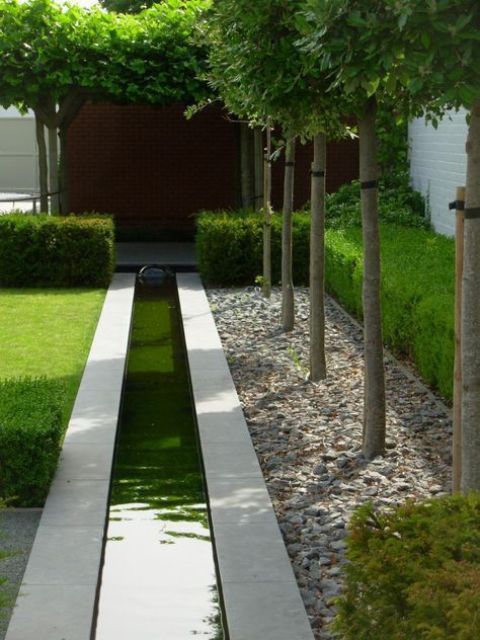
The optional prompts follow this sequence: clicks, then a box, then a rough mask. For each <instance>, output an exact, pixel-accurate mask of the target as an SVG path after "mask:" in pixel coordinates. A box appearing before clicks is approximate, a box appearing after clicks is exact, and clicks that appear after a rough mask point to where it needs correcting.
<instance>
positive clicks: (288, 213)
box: [282, 138, 295, 331]
mask: <svg viewBox="0 0 480 640" xmlns="http://www.w3.org/2000/svg"><path fill="white" fill-rule="evenodd" d="M294 184H295V138H291V139H290V140H287V144H286V148H285V176H284V182H283V225H282V327H283V330H284V331H291V330H292V329H293V325H294V323H295V295H294V290H293V266H292V213H293V190H294Z"/></svg>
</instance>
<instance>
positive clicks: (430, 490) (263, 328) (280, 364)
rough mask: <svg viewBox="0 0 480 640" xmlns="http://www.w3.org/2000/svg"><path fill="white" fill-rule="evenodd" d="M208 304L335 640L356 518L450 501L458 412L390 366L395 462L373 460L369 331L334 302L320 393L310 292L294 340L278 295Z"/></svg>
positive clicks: (285, 530) (215, 298)
mask: <svg viewBox="0 0 480 640" xmlns="http://www.w3.org/2000/svg"><path fill="white" fill-rule="evenodd" d="M208 296H209V300H210V305H211V307H212V311H213V313H214V316H215V320H216V323H217V328H218V331H219V333H220V336H221V338H222V342H223V346H224V349H225V353H226V355H227V359H228V362H229V365H230V369H231V372H232V376H233V379H234V381H235V384H236V387H237V391H238V393H239V396H240V399H241V402H242V405H243V409H244V413H245V416H246V419H247V422H248V425H249V429H250V433H251V436H252V439H253V442H254V445H255V448H256V451H257V455H258V457H259V460H260V463H261V466H262V469H263V473H264V476H265V480H266V482H267V486H268V490H269V493H270V497H271V499H272V502H273V506H274V508H275V512H276V514H277V518H278V521H279V524H280V528H281V531H282V534H283V537H284V540H285V543H286V546H287V549H288V552H289V554H290V558H291V561H292V565H293V568H294V571H295V574H296V577H297V581H298V584H299V587H300V590H301V593H302V597H303V600H304V603H305V606H306V609H307V613H308V615H309V619H310V622H311V625H312V628H313V630H314V634H315V637H316V639H317V640H327V639H328V638H331V635H330V634H329V632H328V623H329V621H331V619H332V617H333V616H334V607H333V604H332V598H334V597H335V596H337V595H338V594H339V593H341V585H342V565H343V564H344V562H345V560H344V548H345V541H344V538H345V535H346V533H347V530H346V526H347V523H348V520H349V517H350V514H351V513H352V511H353V509H355V507H357V506H358V505H360V504H362V503H364V502H365V501H368V500H369V501H372V502H373V503H375V504H376V505H378V506H380V507H387V508H388V507H391V506H393V505H395V504H398V503H400V502H403V501H405V500H406V499H407V498H411V499H418V498H425V497H429V496H434V495H437V496H439V495H442V494H444V493H446V492H449V490H450V483H451V469H450V465H451V432H452V426H451V422H450V419H449V415H448V413H449V412H448V409H447V408H446V407H445V405H443V404H442V402H441V401H440V400H439V399H438V398H436V397H435V396H434V394H432V392H431V391H429V390H427V389H426V388H425V387H424V386H423V385H422V384H420V383H419V381H418V380H417V379H416V378H415V377H414V376H413V375H412V374H411V373H409V372H408V371H406V370H405V367H403V366H399V364H398V363H397V362H396V361H395V360H394V359H393V358H391V357H387V358H386V360H387V362H386V373H387V430H388V431H387V433H388V436H387V437H388V440H387V453H386V455H385V457H383V458H376V459H375V460H373V461H371V462H367V461H366V460H365V459H364V458H363V457H362V455H361V436H362V411H363V346H362V335H361V330H360V328H359V326H358V325H357V324H356V323H355V322H354V321H352V319H351V318H350V317H349V316H348V315H347V314H345V312H344V311H343V310H341V309H340V308H339V307H338V305H337V304H336V303H334V302H333V301H332V300H327V305H326V314H327V335H326V345H327V346H326V349H327V366H328V378H327V380H325V381H324V382H321V383H319V384H312V383H310V382H308V381H307V380H306V375H307V373H308V291H307V290H306V289H302V290H297V291H296V328H295V329H294V331H292V332H291V333H282V332H281V330H280V317H281V296H280V292H279V291H277V290H275V291H274V292H273V294H272V297H271V299H270V301H266V300H265V299H264V298H263V297H262V296H261V294H260V292H259V291H258V290H256V289H251V288H250V289H242V290H231V289H211V290H209V291H208Z"/></svg>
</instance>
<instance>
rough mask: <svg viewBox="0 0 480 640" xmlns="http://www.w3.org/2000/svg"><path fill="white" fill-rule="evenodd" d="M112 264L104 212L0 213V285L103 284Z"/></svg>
mask: <svg viewBox="0 0 480 640" xmlns="http://www.w3.org/2000/svg"><path fill="white" fill-rule="evenodd" d="M114 266H115V254H114V226H113V220H112V218H111V217H110V216H98V215H81V216H68V217H60V216H47V215H27V214H8V215H3V216H0V286H4V287H24V286H29V287H76V286H85V287H105V286H107V285H108V284H109V283H110V280H111V278H112V274H113V270H114Z"/></svg>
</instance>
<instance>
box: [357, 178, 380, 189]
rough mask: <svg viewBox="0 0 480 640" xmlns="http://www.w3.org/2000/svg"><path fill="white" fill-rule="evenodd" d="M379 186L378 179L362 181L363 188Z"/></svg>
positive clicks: (361, 186)
mask: <svg viewBox="0 0 480 640" xmlns="http://www.w3.org/2000/svg"><path fill="white" fill-rule="evenodd" d="M377 187H378V180H368V181H367V182H361V183H360V188H361V189H376V188H377Z"/></svg>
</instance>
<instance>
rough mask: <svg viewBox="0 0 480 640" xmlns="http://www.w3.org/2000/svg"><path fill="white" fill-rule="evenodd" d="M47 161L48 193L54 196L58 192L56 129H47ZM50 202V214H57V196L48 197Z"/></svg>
mask: <svg viewBox="0 0 480 640" xmlns="http://www.w3.org/2000/svg"><path fill="white" fill-rule="evenodd" d="M48 160H49V162H48V164H49V173H50V193H52V194H55V192H56V191H59V190H60V189H59V182H58V135H57V129H56V127H53V128H52V127H49V129H48ZM50 202H51V212H52V213H58V212H59V210H60V207H59V197H58V194H57V195H52V196H51V197H50Z"/></svg>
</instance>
